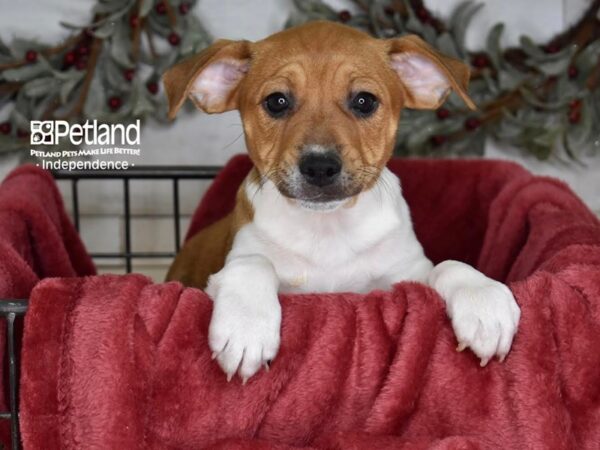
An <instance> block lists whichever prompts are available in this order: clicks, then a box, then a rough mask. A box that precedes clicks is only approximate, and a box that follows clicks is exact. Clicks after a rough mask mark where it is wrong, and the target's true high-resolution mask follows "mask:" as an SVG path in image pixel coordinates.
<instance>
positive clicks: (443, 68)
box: [386, 35, 476, 109]
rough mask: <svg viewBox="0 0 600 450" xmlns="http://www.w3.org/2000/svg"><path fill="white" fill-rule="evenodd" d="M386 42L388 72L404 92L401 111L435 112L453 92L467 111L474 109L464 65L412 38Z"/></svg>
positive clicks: (417, 38)
mask: <svg viewBox="0 0 600 450" xmlns="http://www.w3.org/2000/svg"><path fill="white" fill-rule="evenodd" d="M386 42H387V43H388V45H389V46H388V52H389V57H390V64H391V66H392V69H394V71H395V72H396V73H397V74H398V76H399V77H400V81H401V82H402V84H403V86H404V88H405V89H404V91H405V94H406V95H405V97H406V98H405V99H404V106H405V107H407V108H415V109H435V108H437V107H439V106H440V105H441V104H442V103H444V100H446V97H447V96H448V95H449V94H450V90H451V89H454V90H455V91H456V93H457V94H458V95H460V97H461V98H462V99H463V101H464V102H465V103H466V105H467V106H468V107H469V108H470V109H476V107H475V104H474V103H473V101H472V100H471V98H470V97H469V94H468V93H467V86H468V84H469V75H470V70H469V66H467V65H466V64H465V63H463V62H461V61H459V60H457V59H454V58H450V57H448V56H444V55H442V54H441V53H438V52H437V51H436V50H435V49H434V48H432V47H430V46H429V45H428V44H427V43H426V42H424V41H423V40H421V38H419V37H417V36H415V35H409V36H403V37H401V38H397V39H390V40H388V41H386Z"/></svg>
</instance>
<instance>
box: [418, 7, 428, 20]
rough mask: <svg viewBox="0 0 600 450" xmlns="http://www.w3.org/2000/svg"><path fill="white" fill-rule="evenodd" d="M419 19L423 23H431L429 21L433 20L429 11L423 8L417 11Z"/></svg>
mask: <svg viewBox="0 0 600 450" xmlns="http://www.w3.org/2000/svg"><path fill="white" fill-rule="evenodd" d="M417 17H418V18H419V20H420V21H421V22H429V20H430V19H431V15H430V14H429V11H427V9H426V8H424V7H422V6H421V7H420V8H419V9H417Z"/></svg>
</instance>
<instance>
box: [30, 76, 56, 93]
mask: <svg viewBox="0 0 600 450" xmlns="http://www.w3.org/2000/svg"><path fill="white" fill-rule="evenodd" d="M59 84H60V82H59V81H58V80H57V79H56V78H54V77H40V78H36V79H34V80H31V81H29V82H27V83H26V84H25V85H24V86H23V94H24V95H26V96H27V97H29V98H38V97H42V96H44V95H47V94H48V93H50V92H52V91H54V90H56V88H58V86H59Z"/></svg>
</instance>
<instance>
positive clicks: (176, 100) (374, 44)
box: [163, 22, 474, 287]
mask: <svg viewBox="0 0 600 450" xmlns="http://www.w3.org/2000/svg"><path fill="white" fill-rule="evenodd" d="M396 52H416V53H419V54H421V55H424V56H426V57H427V58H430V59H431V60H432V61H433V63H434V64H436V65H437V66H438V67H439V68H440V69H441V70H442V71H443V72H444V74H445V75H446V76H447V78H448V79H449V81H450V82H451V85H452V88H453V89H454V90H455V91H456V92H458V94H459V95H460V96H461V97H462V98H463V99H464V100H465V102H466V103H467V105H468V106H469V107H473V106H474V105H473V103H472V102H471V100H470V99H469V97H468V95H467V93H466V87H467V83H468V80H469V68H468V66H466V65H465V64H463V63H462V62H460V61H456V60H453V59H452V58H448V57H445V56H443V55H440V54H438V53H437V52H436V51H435V50H434V49H432V48H431V47H429V46H428V45H427V44H426V43H424V42H423V41H421V40H420V39H419V38H416V37H413V36H406V37H401V38H397V39H391V40H381V39H375V38H373V37H371V36H369V35H368V34H366V33H363V32H361V31H358V30H356V29H354V28H351V27H347V26H344V25H340V24H335V23H331V22H312V23H308V24H306V25H303V26H300V27H296V28H291V29H288V30H285V31H282V32H280V33H277V34H274V35H272V36H270V37H268V38H266V39H264V40H262V41H259V42H254V43H253V42H248V41H217V42H216V43H215V44H213V45H212V46H211V47H209V48H208V49H206V50H204V51H203V52H201V53H200V54H198V55H195V56H193V57H192V58H190V59H188V60H186V61H184V62H182V63H179V64H178V65H176V66H175V67H173V68H171V69H170V70H169V71H168V72H167V73H166V74H165V75H164V77H163V79H164V84H165V89H166V92H167V96H168V98H169V116H170V117H174V116H175V114H176V113H177V111H178V110H179V108H180V107H181V105H182V103H183V102H184V100H185V98H186V97H190V98H192V99H193V100H194V101H195V103H196V104H197V105H198V106H199V107H200V108H201V109H203V110H205V111H206V112H209V113H213V112H222V111H227V110H231V109H238V110H239V111H240V114H241V116H242V120H243V125H244V135H245V139H246V146H247V149H248V153H249V156H250V158H251V159H252V162H253V163H254V166H255V170H256V172H254V173H253V174H252V175H251V176H252V177H266V178H268V179H270V180H271V181H272V182H273V183H275V185H276V186H277V187H278V188H279V190H280V191H281V192H285V191H286V178H287V175H288V174H289V172H290V170H291V169H292V168H293V167H295V166H296V165H297V163H298V158H299V150H298V149H299V148H301V147H302V145H304V144H307V143H310V144H315V145H322V146H329V147H331V146H335V147H336V148H337V149H338V150H339V154H340V156H341V158H342V160H343V165H344V167H345V169H346V170H347V171H348V172H349V173H350V174H351V175H352V183H353V186H352V188H349V202H348V203H347V205H348V206H351V205H352V204H353V200H352V198H353V197H354V198H355V197H356V195H357V194H358V193H360V192H361V191H363V190H366V189H368V188H370V187H371V186H373V184H374V183H375V182H376V181H377V179H378V177H379V173H380V172H381V169H382V168H383V167H384V165H385V163H386V162H387V161H388V160H389V159H390V157H391V155H392V152H393V147H394V142H395V138H396V130H397V126H398V120H399V117H400V111H401V109H402V107H403V106H407V105H408V106H410V107H413V108H419V107H430V105H429V104H425V103H424V104H419V100H418V99H415V98H413V97H412V96H411V94H410V92H408V90H407V89H406V87H405V86H403V84H402V82H401V80H400V78H399V76H398V74H397V73H396V72H395V71H394V70H393V69H392V68H391V66H390V55H391V54H393V53H396ZM223 62H225V63H227V64H230V67H232V68H233V70H232V73H231V75H232V77H233V79H234V80H236V81H235V87H234V88H233V89H232V90H231V92H228V95H227V96H226V97H224V98H221V99H216V100H215V99H211V100H210V102H208V101H206V102H202V101H199V100H198V98H197V97H195V95H194V92H193V89H194V80H195V79H196V78H197V77H198V76H199V75H200V74H202V73H203V71H204V70H205V69H206V68H207V67H209V66H211V65H212V64H223ZM238 78H239V82H237V79H238ZM277 91H279V92H292V93H293V95H294V98H295V102H296V104H297V110H296V111H294V113H293V114H291V115H290V116H289V117H286V118H285V120H274V119H273V118H272V117H270V116H269V115H268V114H267V113H266V112H265V111H264V108H263V106H262V102H263V100H264V99H265V97H266V96H267V95H269V94H270V93H273V92H277ZM360 91H368V92H371V93H372V94H374V95H375V96H376V97H377V98H378V99H379V109H378V113H377V114H375V115H374V116H373V117H371V118H369V120H361V119H357V117H355V116H353V115H352V114H351V112H349V110H348V107H347V102H348V98H349V93H350V92H354V93H357V92H360ZM440 101H443V99H441V100H440ZM242 191H243V190H240V193H239V194H238V202H237V205H236V208H235V211H234V212H233V213H232V214H231V215H230V216H227V217H226V218H224V219H222V220H221V221H219V222H217V223H215V224H214V225H212V226H211V227H209V228H207V229H206V230H203V231H201V232H200V233H199V234H198V235H196V236H194V237H193V238H192V239H191V240H190V241H189V242H187V243H186V245H185V246H184V248H183V249H182V251H181V253H180V254H179V255H178V256H177V258H176V260H175V262H174V264H173V267H172V268H171V270H170V271H169V275H168V277H167V278H168V279H171V280H172V279H177V280H181V281H183V282H184V283H185V284H188V285H193V286H197V287H204V286H205V285H206V280H207V278H208V275H209V274H211V273H215V272H216V271H218V270H219V269H220V268H221V267H222V266H223V264H224V261H225V257H226V255H227V253H228V252H229V250H230V248H231V244H232V242H233V237H234V236H235V233H236V232H237V230H239V228H240V227H241V226H242V225H243V224H244V223H247V222H248V221H249V220H252V211H251V210H252V207H251V205H250V203H249V202H248V199H247V198H245V195H244V194H243V192H242Z"/></svg>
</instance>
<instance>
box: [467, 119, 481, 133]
mask: <svg viewBox="0 0 600 450" xmlns="http://www.w3.org/2000/svg"><path fill="white" fill-rule="evenodd" d="M480 126H481V120H479V119H478V118H477V117H469V118H468V119H467V120H465V128H466V129H467V130H469V131H472V130H475V129H477V128H479V127H480Z"/></svg>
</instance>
